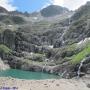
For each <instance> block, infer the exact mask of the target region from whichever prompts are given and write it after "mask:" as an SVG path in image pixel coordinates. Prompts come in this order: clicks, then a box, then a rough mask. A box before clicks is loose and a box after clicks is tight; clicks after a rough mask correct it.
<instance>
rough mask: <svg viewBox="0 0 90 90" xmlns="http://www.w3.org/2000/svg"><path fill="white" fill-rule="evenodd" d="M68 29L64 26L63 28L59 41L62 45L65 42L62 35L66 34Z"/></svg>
mask: <svg viewBox="0 0 90 90" xmlns="http://www.w3.org/2000/svg"><path fill="white" fill-rule="evenodd" d="M68 29H69V26H66V27H65V28H64V31H63V34H62V36H61V38H60V40H61V41H62V44H64V43H65V41H64V35H65V34H66V32H67V30H68Z"/></svg>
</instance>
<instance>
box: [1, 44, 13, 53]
mask: <svg viewBox="0 0 90 90" xmlns="http://www.w3.org/2000/svg"><path fill="white" fill-rule="evenodd" d="M11 51H12V50H11V49H9V48H8V47H7V46H6V45H3V44H1V45H0V52H1V53H6V54H9V53H11Z"/></svg>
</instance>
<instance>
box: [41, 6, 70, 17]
mask: <svg viewBox="0 0 90 90" xmlns="http://www.w3.org/2000/svg"><path fill="white" fill-rule="evenodd" d="M40 12H41V15H42V16H44V17H51V16H55V15H59V14H63V13H66V12H69V10H68V9H67V8H65V7H61V6H58V5H50V6H48V7H46V8H44V9H42V10H41V11H40Z"/></svg>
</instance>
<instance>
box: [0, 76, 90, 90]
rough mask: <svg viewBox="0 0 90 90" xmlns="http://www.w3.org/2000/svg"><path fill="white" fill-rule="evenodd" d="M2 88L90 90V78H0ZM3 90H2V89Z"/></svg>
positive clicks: (22, 89) (21, 89) (20, 89)
mask: <svg viewBox="0 0 90 90" xmlns="http://www.w3.org/2000/svg"><path fill="white" fill-rule="evenodd" d="M0 88H9V89H10V90H12V89H13V88H14V89H15V90H60V89H61V90H90V76H89V77H83V78H81V79H59V80H22V79H14V78H11V77H7V78H5V77H0ZM1 90H2V89H1Z"/></svg>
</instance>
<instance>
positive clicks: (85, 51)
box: [71, 44, 90, 64]
mask: <svg viewBox="0 0 90 90" xmlns="http://www.w3.org/2000/svg"><path fill="white" fill-rule="evenodd" d="M89 54H90V44H89V45H87V46H86V47H85V48H84V49H83V50H82V51H81V52H79V53H78V54H76V55H74V56H72V60H71V63H72V64H77V63H80V62H81V61H82V60H83V59H84V58H85V57H86V56H87V55H89Z"/></svg>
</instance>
